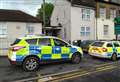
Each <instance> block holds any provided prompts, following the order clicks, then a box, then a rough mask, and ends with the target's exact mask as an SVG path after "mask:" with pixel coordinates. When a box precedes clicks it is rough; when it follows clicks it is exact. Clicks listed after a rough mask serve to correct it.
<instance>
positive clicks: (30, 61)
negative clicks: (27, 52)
mask: <svg viewBox="0 0 120 82" xmlns="http://www.w3.org/2000/svg"><path fill="white" fill-rule="evenodd" d="M22 65H23V69H24V70H25V71H35V70H37V69H38V67H39V63H38V59H37V58H35V57H28V58H26V59H25V60H24V62H23V64H22Z"/></svg>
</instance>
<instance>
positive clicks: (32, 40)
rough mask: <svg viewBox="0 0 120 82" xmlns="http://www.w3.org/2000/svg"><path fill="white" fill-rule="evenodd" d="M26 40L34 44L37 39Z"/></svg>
mask: <svg viewBox="0 0 120 82" xmlns="http://www.w3.org/2000/svg"><path fill="white" fill-rule="evenodd" d="M26 42H27V43H28V44H36V43H37V39H27V40H26Z"/></svg>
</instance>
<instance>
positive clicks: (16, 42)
mask: <svg viewBox="0 0 120 82" xmlns="http://www.w3.org/2000/svg"><path fill="white" fill-rule="evenodd" d="M20 41H21V39H16V40H15V41H14V43H13V44H11V45H15V44H18V43H19V42H20Z"/></svg>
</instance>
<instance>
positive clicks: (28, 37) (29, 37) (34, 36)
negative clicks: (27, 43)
mask: <svg viewBox="0 0 120 82" xmlns="http://www.w3.org/2000/svg"><path fill="white" fill-rule="evenodd" d="M33 38H56V39H59V38H58V37H54V36H41V35H40V36H36V35H30V36H24V37H19V38H18V39H33Z"/></svg>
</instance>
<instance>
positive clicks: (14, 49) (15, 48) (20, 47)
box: [12, 46, 25, 51]
mask: <svg viewBox="0 0 120 82" xmlns="http://www.w3.org/2000/svg"><path fill="white" fill-rule="evenodd" d="M22 48H25V47H24V46H14V47H12V51H18V50H20V49H22Z"/></svg>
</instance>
